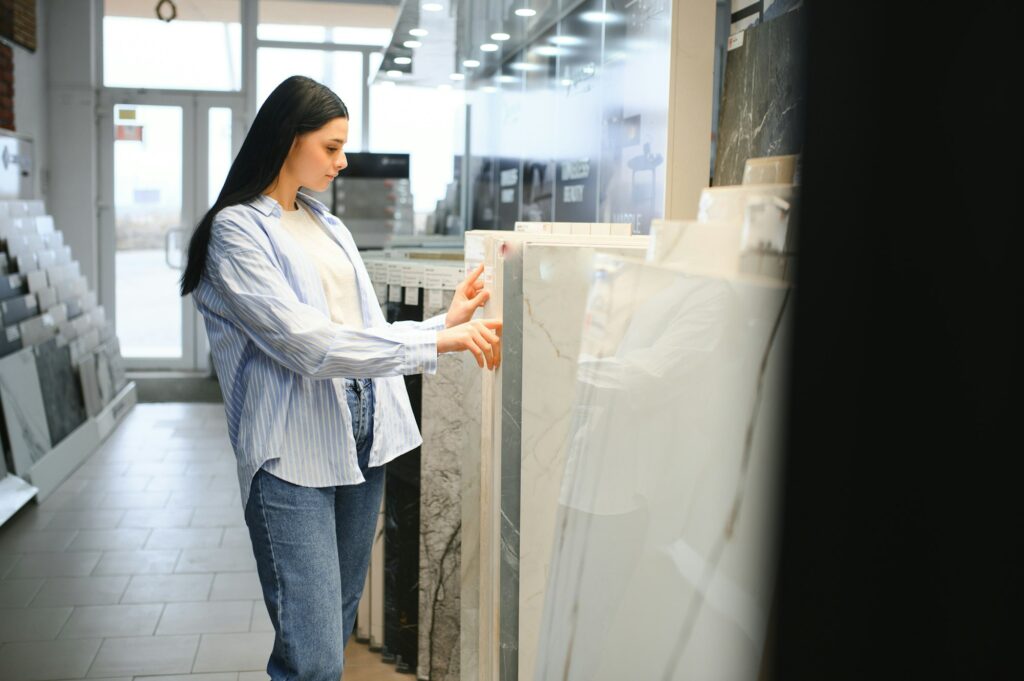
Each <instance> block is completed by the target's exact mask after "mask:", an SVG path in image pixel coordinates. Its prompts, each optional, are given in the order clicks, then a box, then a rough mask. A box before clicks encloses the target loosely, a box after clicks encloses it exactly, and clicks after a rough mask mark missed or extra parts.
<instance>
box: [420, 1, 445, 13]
mask: <svg viewBox="0 0 1024 681" xmlns="http://www.w3.org/2000/svg"><path fill="white" fill-rule="evenodd" d="M420 9H422V10H424V11H425V12H440V11H441V10H443V9H444V5H442V4H441V3H439V2H425V3H423V4H422V5H420Z"/></svg>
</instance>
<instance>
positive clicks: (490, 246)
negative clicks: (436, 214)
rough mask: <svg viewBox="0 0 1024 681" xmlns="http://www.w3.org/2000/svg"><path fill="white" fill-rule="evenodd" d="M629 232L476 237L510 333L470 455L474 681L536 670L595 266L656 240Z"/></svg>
mask: <svg viewBox="0 0 1024 681" xmlns="http://www.w3.org/2000/svg"><path fill="white" fill-rule="evenodd" d="M630 231H631V230H630V226H629V225H628V224H622V225H617V224H614V225H610V224H598V223H595V224H593V225H592V224H590V223H579V224H577V223H572V224H568V223H519V224H518V225H517V231H515V232H507V231H473V232H469V233H467V234H466V268H467V270H469V269H472V268H473V267H476V265H477V264H479V263H480V262H483V263H484V275H483V276H484V279H485V284H486V285H487V286H488V288H489V290H490V291H491V299H490V301H489V303H488V305H487V306H486V307H485V308H484V309H483V310H482V311H481V312H480V313H479V314H480V316H482V317H500V318H502V320H503V322H504V330H503V336H502V347H503V349H502V366H501V368H500V369H499V371H497V372H495V373H490V372H487V373H484V374H483V376H482V381H481V388H480V392H479V393H478V394H479V395H480V401H481V403H482V405H481V406H482V408H481V425H480V441H479V442H480V445H479V446H478V447H469V448H467V449H466V450H464V464H463V479H462V494H463V515H462V538H463V543H462V558H463V570H462V576H463V579H462V585H461V590H462V604H461V605H462V655H461V657H462V660H461V670H462V676H463V678H465V679H481V680H484V679H502V680H505V679H518V678H519V674H520V671H519V670H521V669H522V670H524V672H525V668H526V667H528V666H532V657H533V655H534V649H535V645H536V637H537V634H538V631H539V625H540V616H541V609H542V604H543V597H544V587H545V583H546V575H547V567H548V562H549V556H550V548H551V537H552V534H553V531H554V519H555V513H556V509H557V492H558V490H557V481H558V480H559V479H560V476H561V469H562V463H563V461H564V458H563V457H564V451H565V437H566V435H567V432H568V425H569V424H568V414H569V409H570V406H571V403H572V394H573V392H572V387H573V385H574V380H575V361H576V352H577V350H578V346H579V333H580V328H581V326H582V322H583V313H584V307H585V304H586V299H587V285H588V282H589V280H590V267H591V262H592V260H593V258H594V256H595V255H596V254H597V253H599V252H610V253H616V254H620V255H624V254H630V253H631V254H633V255H635V256H638V257H639V256H642V255H643V253H644V252H645V250H646V249H647V247H648V239H647V237H645V236H631V235H630ZM552 482H554V483H555V487H554V488H552ZM523 678H526V676H525V674H524V676H523Z"/></svg>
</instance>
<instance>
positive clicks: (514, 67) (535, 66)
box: [509, 61, 544, 71]
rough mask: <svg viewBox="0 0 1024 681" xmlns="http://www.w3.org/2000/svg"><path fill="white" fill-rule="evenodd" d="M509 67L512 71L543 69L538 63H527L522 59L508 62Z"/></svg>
mask: <svg viewBox="0 0 1024 681" xmlns="http://www.w3.org/2000/svg"><path fill="white" fill-rule="evenodd" d="M509 68H510V69H512V70H513V71H541V70H543V69H544V67H543V66H540V65H539V64H528V63H527V62H524V61H517V62H515V63H514V64H509Z"/></svg>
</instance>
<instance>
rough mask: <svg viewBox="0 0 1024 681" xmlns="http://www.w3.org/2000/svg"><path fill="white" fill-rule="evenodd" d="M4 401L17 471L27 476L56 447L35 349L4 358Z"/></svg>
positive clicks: (0, 368)
mask: <svg viewBox="0 0 1024 681" xmlns="http://www.w3.org/2000/svg"><path fill="white" fill-rule="evenodd" d="M0 404H2V405H3V412H4V425H5V426H6V428H7V437H8V441H9V442H10V446H11V458H12V462H11V463H12V465H13V468H14V473H15V475H20V476H25V475H27V474H28V472H29V470H30V469H31V467H32V464H33V463H35V462H36V461H38V460H39V459H41V458H42V457H43V456H44V455H45V454H46V453H47V452H49V451H50V449H51V446H52V445H51V442H50V429H49V427H48V425H47V421H46V406H45V405H44V404H43V393H42V390H41V388H40V385H39V374H38V372H37V371H36V358H35V353H33V352H32V349H31V348H23V349H22V350H19V351H18V352H16V353H13V354H11V355H8V356H6V357H3V358H0Z"/></svg>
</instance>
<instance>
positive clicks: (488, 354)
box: [473, 331, 494, 369]
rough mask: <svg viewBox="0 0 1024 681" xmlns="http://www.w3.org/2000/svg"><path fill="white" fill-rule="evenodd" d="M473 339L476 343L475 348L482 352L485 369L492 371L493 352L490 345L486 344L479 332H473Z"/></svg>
mask: <svg viewBox="0 0 1024 681" xmlns="http://www.w3.org/2000/svg"><path fill="white" fill-rule="evenodd" d="M473 339H474V340H475V341H476V345H477V347H478V348H480V349H481V350H483V353H484V358H485V359H486V360H487V368H488V369H493V368H494V351H493V350H492V349H491V344H490V343H488V342H487V340H486V339H485V338H484V336H483V334H482V333H480V332H479V331H475V332H474V334H473Z"/></svg>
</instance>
